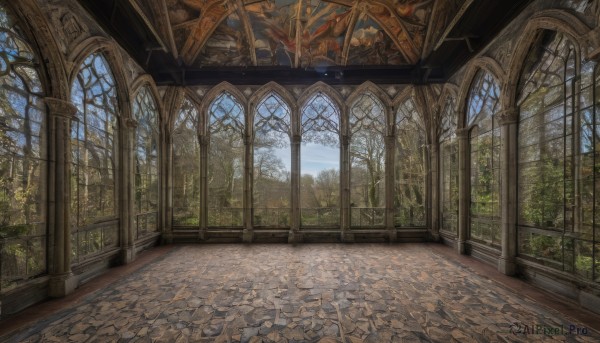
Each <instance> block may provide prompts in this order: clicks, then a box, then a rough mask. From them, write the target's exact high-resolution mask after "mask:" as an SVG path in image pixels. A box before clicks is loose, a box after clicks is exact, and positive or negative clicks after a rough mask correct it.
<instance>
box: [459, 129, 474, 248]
mask: <svg viewBox="0 0 600 343" xmlns="http://www.w3.org/2000/svg"><path fill="white" fill-rule="evenodd" d="M456 136H457V137H458V239H457V244H456V245H457V249H458V253H459V254H465V253H466V242H467V234H468V227H469V202H470V201H471V194H470V192H471V187H470V182H471V177H470V168H469V158H470V156H469V130H468V129H466V128H464V129H458V130H456Z"/></svg>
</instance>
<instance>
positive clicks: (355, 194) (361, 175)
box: [350, 92, 386, 227]
mask: <svg viewBox="0 0 600 343" xmlns="http://www.w3.org/2000/svg"><path fill="white" fill-rule="evenodd" d="M385 132H386V117H385V107H384V106H383V104H382V103H381V101H380V100H379V99H378V98H377V97H376V96H375V95H374V94H373V93H371V92H366V93H364V94H362V95H361V96H360V97H359V98H358V99H357V100H356V101H355V102H354V104H353V106H352V108H351V110H350V134H351V139H350V175H351V176H350V206H351V209H350V211H351V219H350V225H351V226H352V227H374V226H383V225H384V224H385V222H384V220H385V139H384V138H385Z"/></svg>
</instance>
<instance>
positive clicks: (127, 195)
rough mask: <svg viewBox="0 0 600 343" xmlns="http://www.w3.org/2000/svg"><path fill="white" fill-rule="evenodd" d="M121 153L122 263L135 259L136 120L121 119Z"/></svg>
mask: <svg viewBox="0 0 600 343" xmlns="http://www.w3.org/2000/svg"><path fill="white" fill-rule="evenodd" d="M123 124H124V125H123V134H122V135H121V137H123V145H122V146H123V150H122V151H121V153H122V154H123V158H122V161H123V163H122V171H123V173H122V175H121V187H122V188H121V191H120V197H119V198H120V204H121V206H120V208H121V210H120V212H121V214H120V217H121V220H120V222H121V261H122V262H123V264H127V263H129V262H132V261H133V260H134V259H135V239H136V236H137V232H136V230H137V228H136V227H134V216H135V215H136V213H135V204H134V201H135V197H134V196H133V194H134V192H135V184H134V182H133V180H134V173H135V171H134V167H133V165H134V147H135V130H136V128H137V125H138V123H137V121H136V120H134V119H131V118H125V119H124V120H123Z"/></svg>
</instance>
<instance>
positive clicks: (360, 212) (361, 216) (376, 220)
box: [350, 207, 385, 228]
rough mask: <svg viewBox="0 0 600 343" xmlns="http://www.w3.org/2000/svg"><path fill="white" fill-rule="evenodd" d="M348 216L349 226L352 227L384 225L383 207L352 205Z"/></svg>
mask: <svg viewBox="0 0 600 343" xmlns="http://www.w3.org/2000/svg"><path fill="white" fill-rule="evenodd" d="M350 216H351V217H350V227H352V228H377V227H383V226H385V207H352V208H350Z"/></svg>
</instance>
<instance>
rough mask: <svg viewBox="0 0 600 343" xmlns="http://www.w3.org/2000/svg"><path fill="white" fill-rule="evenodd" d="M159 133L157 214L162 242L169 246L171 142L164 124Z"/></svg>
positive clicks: (170, 237)
mask: <svg viewBox="0 0 600 343" xmlns="http://www.w3.org/2000/svg"><path fill="white" fill-rule="evenodd" d="M160 132H161V134H160V143H159V144H160V147H159V149H160V160H159V171H160V175H159V179H160V201H159V208H158V213H159V218H160V221H159V222H160V228H161V233H162V242H163V243H166V244H171V243H173V226H172V223H171V218H172V217H173V202H172V199H173V196H172V195H173V177H172V175H173V163H172V161H173V160H172V156H173V140H172V136H171V132H169V130H167V129H166V127H165V125H164V124H163V125H161V127H160Z"/></svg>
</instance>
